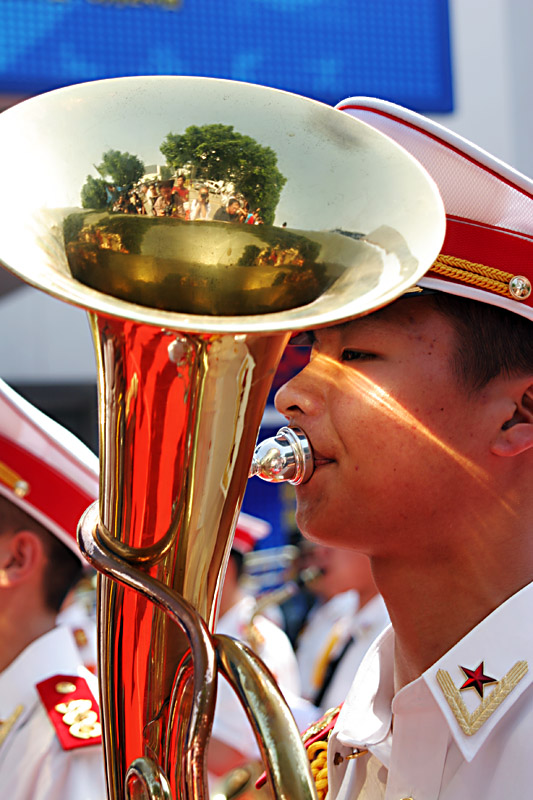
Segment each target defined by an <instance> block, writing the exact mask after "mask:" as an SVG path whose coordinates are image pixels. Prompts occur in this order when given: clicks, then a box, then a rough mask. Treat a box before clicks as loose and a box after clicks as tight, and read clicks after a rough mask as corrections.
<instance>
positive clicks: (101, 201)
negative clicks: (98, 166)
mask: <svg viewBox="0 0 533 800" xmlns="http://www.w3.org/2000/svg"><path fill="white" fill-rule="evenodd" d="M105 187H106V183H105V181H104V180H102V178H93V177H92V176H91V175H87V180H86V182H85V183H84V185H83V186H82V188H81V205H82V208H105V207H106V205H107V192H106V188H105Z"/></svg>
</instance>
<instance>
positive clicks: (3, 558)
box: [0, 530, 46, 587]
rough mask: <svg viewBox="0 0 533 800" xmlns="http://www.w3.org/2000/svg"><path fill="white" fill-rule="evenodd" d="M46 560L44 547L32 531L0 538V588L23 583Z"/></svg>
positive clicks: (19, 532) (17, 532)
mask: <svg viewBox="0 0 533 800" xmlns="http://www.w3.org/2000/svg"><path fill="white" fill-rule="evenodd" d="M45 559H46V554H45V552H44V546H43V543H42V541H41V539H40V538H39V536H37V534H36V533H34V532H33V531H29V530H28V531H27V530H22V531H16V532H14V533H11V532H7V533H4V534H2V536H0V587H8V586H16V585H18V584H20V583H24V582H25V581H26V580H27V579H28V577H30V576H31V575H32V574H33V573H34V572H35V570H36V569H38V568H40V567H41V566H42V564H43V562H44V560H45Z"/></svg>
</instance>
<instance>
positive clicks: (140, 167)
mask: <svg viewBox="0 0 533 800" xmlns="http://www.w3.org/2000/svg"><path fill="white" fill-rule="evenodd" d="M96 169H97V171H98V172H99V174H100V175H101V176H102V178H103V179H104V180H106V181H108V180H109V178H111V182H112V183H114V184H115V185H116V186H122V187H126V186H131V185H132V184H133V183H136V182H137V181H138V180H140V179H141V178H142V176H143V175H144V164H143V162H142V161H141V159H140V158H137V156H133V155H131V153H121V152H120V150H107V152H105V153H104V154H103V156H102V163H101V164H97V165H96Z"/></svg>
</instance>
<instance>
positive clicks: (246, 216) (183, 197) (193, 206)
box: [106, 175, 263, 225]
mask: <svg viewBox="0 0 533 800" xmlns="http://www.w3.org/2000/svg"><path fill="white" fill-rule="evenodd" d="M210 183H211V184H212V185H211V186H210V185H209V183H202V182H192V181H190V180H187V179H186V178H185V177H184V176H183V175H178V176H177V177H176V178H174V179H169V180H160V181H153V182H150V181H140V182H139V183H137V184H135V185H134V186H132V187H130V188H127V189H125V188H123V187H117V186H115V185H108V186H106V193H107V197H108V208H109V210H111V211H112V212H113V213H115V214H142V215H144V216H149V217H174V218H177V219H182V220H188V221H191V222H192V221H194V220H204V221H205V220H214V221H216V222H231V223H241V224H246V225H262V224H263V219H262V217H261V209H260V208H255V209H252V208H251V207H250V204H249V202H248V200H247V199H246V198H245V197H244V196H243V195H242V194H238V193H233V192H232V190H233V188H234V187H233V186H232V185H231V184H229V185H228V184H226V185H224V184H223V182H222V181H220V182H216V181H211V182H210ZM220 184H222V185H220Z"/></svg>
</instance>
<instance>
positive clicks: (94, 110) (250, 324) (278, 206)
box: [0, 77, 444, 800]
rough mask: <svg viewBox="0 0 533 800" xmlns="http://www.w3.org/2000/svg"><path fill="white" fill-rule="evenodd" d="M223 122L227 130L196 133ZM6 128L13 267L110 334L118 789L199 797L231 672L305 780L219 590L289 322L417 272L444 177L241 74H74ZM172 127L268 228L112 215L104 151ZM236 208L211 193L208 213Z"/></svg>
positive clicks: (102, 549)
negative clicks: (219, 698) (218, 704)
mask: <svg viewBox="0 0 533 800" xmlns="http://www.w3.org/2000/svg"><path fill="white" fill-rule="evenodd" d="M216 126H218V127H216ZM213 131H215V132H216V133H217V136H218V135H219V136H220V141H221V144H220V146H219V145H216V146H215V145H213V144H211V145H209V146H207V145H202V141H203V138H202V137H204V139H206V141H207V138H206V137H207V135H208V133H209V135H210V136H211V134H212V133H213ZM0 136H1V137H2V148H1V163H2V175H3V179H4V184H5V185H6V186H10V187H11V188H10V191H9V192H4V193H3V196H2V197H1V198H0V224H1V232H0V258H1V259H2V263H3V264H4V265H5V266H6V267H7V268H8V269H10V270H11V271H13V272H14V273H15V274H17V275H19V276H20V277H22V278H23V279H24V280H25V281H27V282H28V283H30V284H32V285H33V286H35V287H38V288H39V289H42V290H44V291H46V292H49V293H50V294H51V295H53V296H55V297H57V298H60V299H63V300H65V301H67V302H68V303H71V304H74V305H77V306H80V307H81V308H84V309H86V310H87V311H88V312H89V317H90V323H91V329H92V333H93V337H94V342H95V347H96V354H97V362H98V381H99V402H100V458H101V496H100V503H99V507H96V506H94V507H91V508H90V509H89V510H88V511H87V513H86V515H85V517H84V518H83V520H82V523H81V527H80V531H79V538H80V545H81V548H82V550H83V551H84V552H85V554H86V556H87V558H88V559H89V560H90V561H91V563H92V564H94V566H95V567H96V568H97V569H98V570H99V571H100V573H101V579H100V582H99V601H98V602H99V612H98V626H99V664H100V682H101V705H102V717H103V728H104V747H105V760H106V770H107V781H108V793H109V797H110V798H113V799H114V800H118V798H122V797H124V796H126V797H127V798H151V799H152V800H153V798H180V799H181V798H187V799H188V800H189V798H190V799H191V800H193V799H194V800H196V799H198V800H202V798H204V797H206V794H207V788H206V755H207V745H208V740H209V732H210V727H211V720H212V715H213V709H214V703H215V689H216V679H217V671H222V672H223V673H224V674H225V675H226V677H228V679H229V680H230V681H231V683H232V684H233V686H234V688H235V690H236V692H237V693H238V695H239V697H240V699H241V700H242V702H243V704H244V706H245V708H246V710H247V713H248V716H249V718H250V720H251V723H252V726H253V728H254V731H255V733H256V735H257V737H258V741H259V744H260V748H261V751H262V754H263V757H264V759H265V762H266V764H267V766H268V770H269V774H270V778H271V781H272V784H273V789H274V793H275V795H276V797H279V798H288V797H290V798H291V800H298V798H302V800H303V798H312V797H313V796H314V786H313V784H312V779H311V777H310V773H309V769H308V767H307V759H306V756H305V752H304V751H303V748H302V746H301V744H300V739H299V733H298V730H297V728H296V725H295V723H294V720H293V719H292V716H291V714H290V712H289V711H288V709H287V707H286V706H285V704H284V702H283V700H282V698H281V696H280V695H279V692H278V691H277V689H276V686H275V684H274V682H273V680H272V678H271V677H270V675H269V673H268V671H267V670H266V669H265V668H262V667H261V665H260V664H259V663H258V661H257V659H256V658H255V657H254V656H253V654H252V653H251V652H249V651H247V650H246V648H244V647H243V646H240V645H239V644H238V643H236V642H233V641H232V640H229V639H226V638H225V637H216V636H214V634H213V629H214V626H215V621H216V607H217V597H218V594H219V591H220V586H221V582H222V580H223V575H224V569H225V564H226V559H227V556H228V553H229V549H230V546H231V540H232V534H233V530H234V526H235V522H236V519H237V515H238V512H239V508H240V505H241V501H242V497H243V494H244V490H245V486H246V481H247V478H248V473H249V470H250V464H251V461H252V455H253V452H254V446H255V443H256V437H257V433H258V430H259V426H260V423H261V417H262V413H263V409H264V406H265V403H266V399H267V395H268V393H269V389H270V386H271V382H272V378H273V376H274V373H275V371H276V367H277V364H278V361H279V358H280V356H281V354H282V351H283V349H284V347H285V345H286V343H287V340H288V338H289V335H290V332H291V331H293V330H302V329H305V328H309V327H314V328H316V327H318V326H321V325H327V324H330V323H332V322H334V321H337V320H343V319H347V318H349V317H352V316H355V315H356V314H361V313H365V312H368V311H369V310H371V309H373V308H376V307H378V306H380V305H383V304H385V303H387V302H389V301H390V300H392V299H394V298H395V297H396V296H398V295H399V294H400V293H401V292H402V291H404V290H405V289H406V288H407V287H409V286H410V285H412V284H413V283H414V282H415V281H416V280H417V278H418V277H420V276H421V275H422V274H423V273H424V272H425V270H426V269H427V268H428V267H429V265H430V264H431V263H432V261H433V260H434V258H435V257H436V255H437V253H438V251H439V246H440V244H441V241H442V238H443V233H444V214H443V209H442V204H441V201H440V198H439V196H438V193H437V190H436V188H435V186H434V185H433V183H432V182H431V180H430V179H429V178H428V176H427V175H426V173H425V172H424V171H423V170H422V168H421V167H420V166H419V165H418V164H417V163H416V162H415V161H414V160H413V159H412V158H411V157H410V156H409V155H407V153H405V152H404V151H403V150H402V149H401V148H399V147H398V146H397V145H396V144H394V143H393V142H391V141H390V140H388V139H387V138H386V137H384V136H383V135H381V134H380V133H378V132H376V131H374V130H372V129H371V128H369V127H367V126H366V125H364V124H363V123H360V122H358V121H356V120H353V119H352V118H350V117H348V116H347V115H344V114H342V113H340V112H338V111H334V110H333V109H331V108H328V107H326V106H324V105H321V104H319V103H316V102H314V101H311V100H307V99H305V98H302V97H297V96H293V95H290V94H287V93H284V92H278V91H276V90H272V89H267V88H263V87H257V86H252V85H249V84H243V83H232V82H228V81H217V80H211V79H203V78H180V77H149V78H123V79H117V80H110V81H101V82H94V83H89V84H84V85H79V86H72V87H68V88H65V89H60V90H57V91H54V92H51V93H49V94H46V95H42V96H40V97H37V98H34V99H31V100H29V101H26V102H24V103H21V104H20V105H18V106H16V107H15V108H13V109H10V110H9V111H7V112H5V113H4V114H2V117H1V119H0ZM195 137H196V138H195ZM193 139H194V141H195V142H196V144H195V146H194V147H193V146H192V145H191V141H192V140H193ZM210 141H211V142H213V138H212V136H211V139H210ZM162 144H164V145H165V146H164V149H165V151H166V152H167V154H168V153H169V152H170V153H171V161H172V169H178V170H179V171H181V172H182V174H184V175H186V177H187V179H188V182H189V185H190V192H191V196H190V200H191V199H192V198H193V197H194V194H195V192H196V188H195V187H196V186H198V185H199V184H200V183H202V182H205V181H207V180H214V181H219V183H220V182H222V183H223V184H224V182H225V185H226V187H227V189H228V191H229V192H234V193H237V194H239V192H240V196H241V200H242V201H243V202H244V200H247V201H249V203H250V207H255V206H262V207H263V213H264V219H263V222H264V223H265V224H263V225H247V224H237V223H233V222H223V221H220V222H218V221H213V220H212V219H210V220H209V221H194V222H193V221H187V219H185V218H183V216H181V218H172V217H169V216H167V215H165V216H161V217H155V216H150V215H149V214H145V215H135V216H134V215H131V214H125V213H118V214H114V213H112V210H111V207H110V204H109V198H107V200H106V196H105V194H103V195H102V192H103V189H104V188H105V189H106V191H108V192H109V191H111V190H112V189H113V186H111V183H110V182H111V178H112V177H113V176H107V175H102V171H103V166H102V165H104V164H106V163H109V160H107V161H106V157H104V156H106V154H109V153H110V152H114V151H118V154H119V156H120V155H122V156H124V157H125V156H136V157H137V159H138V161H139V163H141V162H142V163H141V168H142V169H141V172H142V170H143V169H144V166H143V165H146V164H148V163H154V162H156V163H157V161H158V158H160V156H159V148H160V147H161V146H162ZM187 147H189V149H188V150H187ZM202 148H203V149H202ZM29 154H31V158H30V157H29ZM167 157H168V155H167ZM100 161H101V162H102V164H101V165H100V166H99V167H98V168H99V169H100V172H99V173H98V172H96V171H95V166H94V165H99V164H100ZM126 161H127V159H126ZM260 162H261V163H267V164H270V166H269V167H267V168H265V169H262V170H261V169H260V168H259V167H260ZM36 164H38V165H39V166H38V174H39V180H38V181H36V180H35V165H36ZM134 179H135V180H136V178H133V179H132V180H134ZM27 187H31V191H30V192H28V191H27ZM121 188H122V189H123V188H124V187H121ZM100 189H101V190H102V192H101V193H100V195H99V194H98V192H99V190H100ZM139 191H141V189H140V188H139ZM80 197H81V198H83V203H81V202H80ZM99 197H102V198H103V199H101V200H99ZM190 200H189V202H190ZM91 203H92V207H91ZM220 203H221V197H220V196H218V195H211V204H212V210H211V216H213V212H214V210H215V206H216V205H219V204H220ZM282 223H286V226H287V227H285V225H283V224H282ZM65 336H68V331H65ZM275 466H276V465H275V464H274V467H275ZM256 471H257V470H256ZM259 471H261V470H259ZM267 472H268V470H267Z"/></svg>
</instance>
